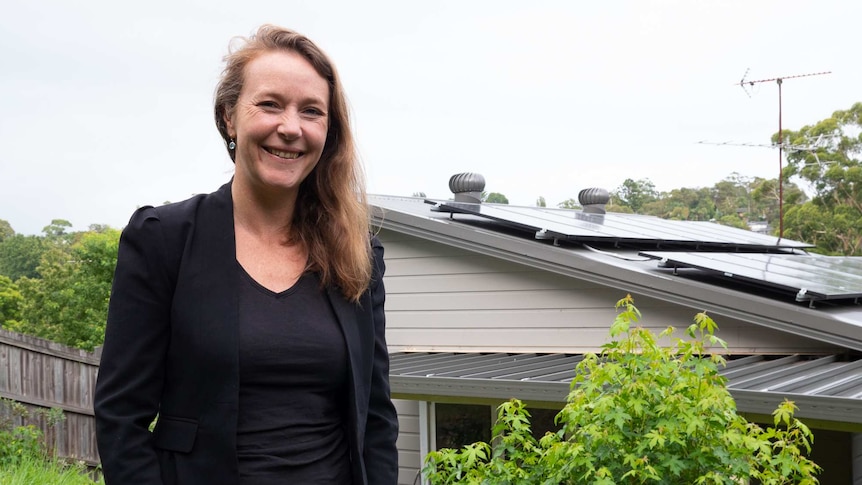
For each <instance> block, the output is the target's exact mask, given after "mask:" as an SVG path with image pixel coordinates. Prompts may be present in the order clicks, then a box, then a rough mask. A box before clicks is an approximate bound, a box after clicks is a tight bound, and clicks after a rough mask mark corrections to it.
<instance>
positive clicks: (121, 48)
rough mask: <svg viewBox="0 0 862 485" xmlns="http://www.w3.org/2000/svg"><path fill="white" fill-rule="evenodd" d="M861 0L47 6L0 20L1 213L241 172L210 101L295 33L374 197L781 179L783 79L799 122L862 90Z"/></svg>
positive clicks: (118, 221) (39, 217) (184, 191)
mask: <svg viewBox="0 0 862 485" xmlns="http://www.w3.org/2000/svg"><path fill="white" fill-rule="evenodd" d="M860 19H862V2H859V1H854V0H840V1H839V0H821V1H808V2H803V1H791V0H756V1H753V0H733V1H731V0H726V1H718V0H715V1H710V2H707V1H694V0H666V1H646V0H631V1H602V2H596V1H593V2H587V1H574V0H569V1H557V2H551V1H538V0H537V1H525V0H520V1H500V0H494V1H441V0H435V1H425V2H416V1H392V2H380V1H346V0H344V1H320V0H315V1H291V0H278V1H275V0H257V1H255V0H250V1H248V0H247V1H245V2H236V1H233V2H223V1H217V0H171V1H167V0H147V1H138V2H126V1H117V0H95V1H87V0H83V1H69V0H33V1H29V2H24V1H17V2H8V4H7V5H5V6H4V7H3V11H2V13H0V53H2V65H0V66H2V67H0V147H2V151H0V219H6V220H8V221H9V222H10V223H11V224H12V227H13V228H14V229H15V230H16V231H17V232H19V233H25V234H38V233H39V232H40V231H41V229H42V227H44V226H46V225H47V224H48V223H49V222H50V221H51V220H52V219H55V218H61V219H67V220H69V221H71V222H72V223H73V224H74V226H75V228H76V229H86V227H87V226H88V225H89V224H92V223H100V224H109V225H112V226H114V227H118V228H120V227H123V226H124V225H125V223H126V222H127V221H128V218H129V216H130V215H131V213H132V211H133V210H134V209H135V208H136V207H138V206H141V205H146V204H154V205H158V204H161V203H162V202H164V201H179V200H182V199H185V198H187V197H189V196H191V195H192V194H195V193H201V192H210V191H213V190H215V189H216V188H218V186H220V185H221V184H222V183H223V182H225V181H227V180H228V179H229V178H230V175H231V172H232V164H231V163H230V159H229V158H228V156H227V154H226V153H225V151H224V146H223V144H222V143H221V141H220V138H219V136H218V133H217V132H216V129H215V127H214V123H213V120H212V95H213V89H214V87H215V84H216V81H217V79H218V75H219V73H220V71H221V69H222V61H221V59H222V56H223V55H224V54H225V53H226V52H227V46H228V42H229V40H230V39H231V37H233V36H237V35H248V34H250V33H251V32H253V31H254V30H255V29H256V28H257V26H259V25H260V24H262V23H274V24H279V25H283V26H286V27H290V28H293V29H295V30H298V31H300V32H302V33H304V34H306V35H308V36H309V37H311V38H312V39H313V40H314V41H315V42H317V43H318V44H319V45H320V46H321V47H322V48H323V49H324V50H325V51H327V52H328V53H329V54H330V56H331V57H332V58H333V60H334V61H335V64H336V66H337V67H338V69H339V71H340V72H341V75H342V78H343V80H344V84H345V87H346V91H347V94H348V97H349V99H350V103H351V106H352V110H353V120H354V123H355V130H356V135H357V140H358V144H359V150H360V154H361V156H362V160H363V163H364V165H365V169H366V173H367V177H368V189H369V192H371V193H377V194H390V195H411V194H412V193H414V192H419V191H422V192H425V193H426V194H427V195H428V196H429V197H435V198H444V199H445V198H448V197H449V196H450V193H449V190H448V180H449V177H450V176H451V175H453V174H455V173H458V172H464V171H472V172H478V173H481V174H483V175H484V177H485V179H486V181H487V185H486V190H487V191H489V192H501V193H503V194H505V195H506V196H508V198H509V200H510V202H511V203H513V204H519V205H534V204H535V201H536V199H537V198H538V197H539V196H544V197H545V199H546V200H547V202H548V204H549V205H556V204H557V203H558V202H560V201H562V200H565V199H567V198H569V197H576V196H577V193H578V191H580V190H581V189H583V188H587V187H604V188H606V189H608V190H613V189H614V188H616V187H618V186H619V185H620V184H621V183H622V182H623V180H625V179H626V178H632V179H642V178H648V179H650V180H652V181H653V183H655V185H656V188H658V189H659V190H663V191H667V190H671V189H674V188H679V187H705V186H712V185H713V184H714V183H716V182H718V181H720V180H721V179H723V178H725V177H727V176H728V175H729V174H731V173H732V172H739V173H741V174H742V175H746V176H760V177H769V178H774V177H775V176H776V175H777V172H778V158H777V157H778V154H777V152H776V151H775V150H774V149H770V148H748V147H728V146H713V145H703V144H698V143H697V142H698V141H700V140H707V141H712V142H724V141H734V142H742V143H769V139H770V136H771V135H772V134H773V133H774V132H776V131H777V128H778V88H777V86H776V84H775V83H774V82H770V83H763V84H758V85H756V86H754V87H753V89H751V97H749V96H747V95H746V93H745V92H744V91H743V89H742V88H741V87H739V86H735V85H734V83H738V82H739V81H740V79H741V78H742V76H743V75H744V74H745V72H746V69H750V71H749V72H748V77H747V79H749V80H758V79H767V78H774V77H784V76H791V75H796V74H807V73H813V72H821V71H832V74H829V75H823V76H814V77H807V78H799V79H787V80H786V81H785V82H784V84H783V88H782V89H783V93H782V94H783V121H784V126H785V127H786V128H789V129H798V128H800V127H802V126H803V125H806V124H811V123H813V122H816V121H818V120H820V119H822V118H825V117H828V116H829V115H831V113H832V112H833V111H835V110H838V109H847V108H849V107H850V106H851V105H852V104H853V103H855V102H858V101H862V88H860V86H862V63H860V62H859V54H858V53H859V25H860Z"/></svg>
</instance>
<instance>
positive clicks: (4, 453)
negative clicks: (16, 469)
mask: <svg viewBox="0 0 862 485" xmlns="http://www.w3.org/2000/svg"><path fill="white" fill-rule="evenodd" d="M44 456H45V447H44V444H43V442H42V431H41V430H39V428H37V427H35V426H33V425H32V424H31V425H28V426H17V427H15V428H12V429H9V430H0V468H5V467H7V466H10V465H16V464H18V463H19V462H20V461H21V460H22V459H24V458H44Z"/></svg>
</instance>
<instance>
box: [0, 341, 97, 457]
mask: <svg viewBox="0 0 862 485" xmlns="http://www.w3.org/2000/svg"><path fill="white" fill-rule="evenodd" d="M99 356H100V352H99V349H97V351H96V352H86V351H84V350H80V349H75V348H72V347H67V346H65V345H61V344H58V343H56V342H50V341H48V340H43V339H40V338H36V337H31V336H28V335H22V334H19V333H14V332H9V331H6V330H2V329H0V398H4V399H11V400H13V401H16V402H18V403H20V406H18V405H16V406H15V407H17V408H18V409H17V410H15V409H13V407H12V406H9V405H0V420H6V419H8V420H11V421H12V423H13V425H15V426H20V425H26V424H33V425H35V426H37V427H38V428H40V429H42V432H43V433H44V435H45V438H46V442H47V443H48V446H49V447H52V448H53V450H54V452H55V453H56V455H57V456H60V457H65V458H69V459H74V460H80V461H84V462H86V463H87V464H89V465H95V464H98V463H99V453H98V450H97V449H96V433H95V419H94V417H93V389H94V386H95V384H96V373H97V372H98V369H99ZM21 406H23V408H22V407H21ZM52 408H59V409H61V410H62V411H63V414H64V415H65V417H66V418H65V420H62V421H60V422H56V423H55V422H54V420H53V419H51V416H50V414H48V413H46V411H48V410H50V409H52Z"/></svg>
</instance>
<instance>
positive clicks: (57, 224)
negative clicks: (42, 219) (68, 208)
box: [42, 219, 72, 238]
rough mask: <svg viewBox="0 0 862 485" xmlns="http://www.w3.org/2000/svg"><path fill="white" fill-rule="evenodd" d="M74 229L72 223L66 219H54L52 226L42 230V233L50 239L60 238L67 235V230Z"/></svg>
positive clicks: (49, 225)
mask: <svg viewBox="0 0 862 485" xmlns="http://www.w3.org/2000/svg"><path fill="white" fill-rule="evenodd" d="M71 227H72V223H71V222H69V221H67V220H66V219H53V220H52V221H51V223H50V224H48V225H47V226H45V227H43V228H42V233H43V234H45V237H48V238H59V237H62V236H65V235H66V229H69V228H71Z"/></svg>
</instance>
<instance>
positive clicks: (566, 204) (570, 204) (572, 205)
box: [557, 199, 581, 209]
mask: <svg viewBox="0 0 862 485" xmlns="http://www.w3.org/2000/svg"><path fill="white" fill-rule="evenodd" d="M557 207H559V208H560V209H580V208H581V204H579V203H578V201H577V200H576V199H566V200H564V201H562V202H560V203H559V204H557Z"/></svg>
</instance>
